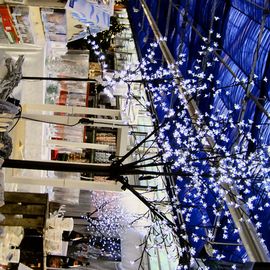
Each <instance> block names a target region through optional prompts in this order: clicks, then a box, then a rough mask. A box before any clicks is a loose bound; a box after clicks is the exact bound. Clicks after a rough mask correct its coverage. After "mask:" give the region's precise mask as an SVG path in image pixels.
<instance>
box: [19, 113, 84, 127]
mask: <svg viewBox="0 0 270 270" xmlns="http://www.w3.org/2000/svg"><path fill="white" fill-rule="evenodd" d="M19 118H21V119H26V120H31V121H34V122H39V123H47V124H54V125H62V126H68V127H74V126H77V125H78V124H80V121H81V119H80V120H79V121H78V122H77V123H75V124H72V125H69V124H63V123H57V122H50V121H42V120H38V119H34V118H30V117H26V116H20V117H19Z"/></svg>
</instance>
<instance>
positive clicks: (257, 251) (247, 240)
mask: <svg viewBox="0 0 270 270" xmlns="http://www.w3.org/2000/svg"><path fill="white" fill-rule="evenodd" d="M140 2H141V5H142V8H143V10H144V13H145V15H146V17H147V19H148V21H149V25H150V27H151V28H152V30H153V33H154V35H155V37H156V39H157V40H158V41H159V46H160V49H161V51H162V54H163V56H164V58H165V60H166V62H167V64H169V65H172V66H175V60H174V58H173V56H172V54H171V52H170V50H169V48H168V46H167V43H166V41H164V40H163V38H162V35H161V33H160V31H159V29H158V26H157V24H156V22H155V20H154V18H153V16H152V14H151V12H150V10H149V8H148V6H147V4H146V2H145V0H140ZM177 72H179V71H178V70H177ZM175 81H176V82H179V78H175ZM178 85H179V84H178ZM178 88H179V91H180V92H181V94H182V95H183V96H184V97H185V98H186V100H187V101H188V102H187V110H188V113H189V115H190V117H191V119H192V121H193V123H195V122H196V120H197V119H198V117H199V115H200V111H199V109H198V106H197V104H196V103H195V101H194V100H193V99H191V100H190V97H189V96H187V94H186V93H184V91H183V89H182V88H181V87H180V86H179V87H178ZM195 127H196V125H195ZM206 139H207V142H208V146H204V148H205V151H209V150H212V149H213V148H214V145H215V141H214V139H213V138H211V137H207V138H206ZM221 186H222V188H223V189H224V190H226V191H229V193H227V195H226V198H225V199H226V202H227V206H228V209H229V211H230V213H231V216H232V218H233V221H234V223H235V225H236V227H237V228H238V230H239V235H240V238H241V240H242V243H243V245H244V247H245V249H246V252H247V254H248V256H249V258H250V260H251V261H257V262H269V261H270V259H269V256H268V254H267V251H266V248H265V246H263V244H262V243H261V241H260V239H259V238H258V235H257V232H256V229H255V227H254V225H253V224H252V223H250V222H249V217H248V216H247V215H246V214H245V213H246V211H245V210H246V209H247V208H246V207H245V205H243V204H242V203H241V202H239V201H238V200H237V199H236V195H237V193H236V191H232V189H231V188H230V186H229V185H228V184H222V185H221ZM230 193H231V194H234V196H232V195H230ZM232 203H237V204H238V205H240V207H239V208H235V207H234V206H231V204H232ZM241 219H242V220H243V221H241V222H240V220H241Z"/></svg>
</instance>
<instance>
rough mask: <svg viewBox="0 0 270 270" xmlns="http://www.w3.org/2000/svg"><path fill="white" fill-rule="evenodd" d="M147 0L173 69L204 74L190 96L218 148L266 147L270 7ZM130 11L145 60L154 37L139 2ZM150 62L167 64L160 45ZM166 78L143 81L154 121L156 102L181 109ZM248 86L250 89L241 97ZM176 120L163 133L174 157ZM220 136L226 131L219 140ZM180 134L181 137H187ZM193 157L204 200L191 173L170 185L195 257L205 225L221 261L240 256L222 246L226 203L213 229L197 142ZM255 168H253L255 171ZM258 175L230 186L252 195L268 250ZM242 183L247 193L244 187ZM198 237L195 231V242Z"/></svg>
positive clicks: (212, 202) (229, 228) (161, 115)
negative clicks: (216, 122) (215, 121)
mask: <svg viewBox="0 0 270 270" xmlns="http://www.w3.org/2000/svg"><path fill="white" fill-rule="evenodd" d="M146 2H147V5H148V7H149V9H150V11H151V14H152V16H153V17H154V18H155V20H156V22H157V24H158V27H159V30H160V31H161V34H162V35H163V36H164V37H166V38H167V45H168V47H169V49H170V51H171V54H172V55H173V57H174V59H175V61H177V62H181V64H180V65H179V70H180V71H181V75H182V77H183V79H185V80H187V79H190V80H194V78H195V77H194V73H196V71H197V70H200V72H201V74H203V77H200V78H199V77H198V76H197V77H196V87H195V88H196V91H194V92H192V94H191V95H192V98H193V100H195V101H196V103H197V105H198V107H199V109H200V111H201V112H202V113H203V115H204V121H205V122H206V123H207V124H208V126H211V129H212V130H214V131H215V130H216V131H217V132H216V133H215V132H214V134H217V136H216V135H214V137H215V140H216V141H217V142H218V144H219V145H221V146H222V147H224V149H225V150H223V152H222V153H225V152H226V151H227V152H228V151H229V152H231V151H232V149H233V147H235V144H236V143H237V144H238V145H239V147H240V148H241V149H242V150H243V149H244V150H245V152H246V153H245V156H244V158H247V159H248V158H249V156H250V155H252V153H254V152H256V150H257V149H260V148H264V149H265V146H267V145H269V142H270V127H269V118H268V116H267V114H266V112H270V108H269V107H270V102H269V91H270V87H269V83H270V78H269V80H267V78H268V77H269V75H270V74H269V73H270V61H269V51H270V38H269V37H270V16H269V6H267V8H268V10H267V9H264V8H263V7H264V5H265V4H264V1H263V0H251V1H248V0H246V1H244V0H243V1H239V0H231V1H229V0H227V1H225V0H197V1H196V0H186V1H181V0H178V1H177V0H172V1H168V0H147V1H146ZM128 11H129V16H130V21H131V25H132V28H133V33H134V39H135V41H136V45H137V50H138V54H139V56H140V58H141V59H144V57H145V56H146V55H147V54H148V53H149V47H150V43H152V42H154V41H155V38H154V35H153V32H152V30H151V27H150V26H149V22H148V20H147V18H146V17H145V15H144V12H143V9H142V7H141V3H140V0H134V1H129V4H128ZM155 60H156V62H155V63H154V62H153V63H152V64H151V69H152V71H149V69H148V70H147V71H146V72H147V73H148V74H150V75H151V73H153V72H157V70H158V69H159V67H160V66H163V67H166V63H165V61H164V59H163V57H162V54H161V51H160V50H159V49H158V48H156V49H155ZM182 60H183V63H182ZM198 60H199V61H198ZM197 74H198V72H197ZM166 79H167V80H168V81H170V76H169V77H166V78H165V77H164V82H163V86H161V85H160V84H158V85H157V87H156V88H155V87H152V84H153V83H152V82H151V86H149V87H148V85H147V83H146V86H147V87H148V89H149V91H150V92H151V96H152V102H153V104H154V105H155V113H156V115H157V118H158V120H159V122H163V121H164V119H166V117H167V112H166V111H164V109H163V108H162V107H163V106H161V100H162V102H163V103H167V104H168V107H170V108H173V109H174V113H175V114H176V115H180V114H181V108H182V107H181V102H179V100H178V99H177V97H176V96H175V95H173V94H172V92H173V89H171V88H172V87H171V84H170V83H167V82H166ZM248 82H250V83H248ZM161 87H164V89H166V95H161V91H160V90H158V89H160V88H161ZM247 92H248V93H250V95H248V96H247ZM256 103H257V104H256ZM222 117H223V118H222ZM221 118H222V119H221ZM176 119H177V118H176ZM213 119H219V120H220V119H221V120H223V121H224V122H225V120H228V119H231V120H230V121H227V122H226V124H224V123H223V125H219V126H217V127H215V125H213V126H212V124H213ZM175 122H177V123H178V124H183V122H185V126H186V125H187V122H189V123H190V125H191V121H190V120H185V121H184V120H183V118H181V117H179V118H178V119H177V121H175ZM240 122H241V123H244V127H243V129H242V131H243V134H244V135H243V136H240V137H241V139H240V137H239V132H238V131H237V128H236V126H237V124H239V123H240ZM176 126H177V125H176V124H175V125H173V126H171V127H170V128H168V130H167V131H166V134H165V136H166V138H167V139H168V141H169V143H170V147H171V148H172V149H173V150H174V154H173V155H172V156H171V157H170V158H172V159H174V160H175V159H177V158H178V157H179V156H177V154H175V152H176V151H175V149H178V148H180V147H181V143H179V141H177V139H176V138H177V132H176V131H177V128H176ZM189 131H190V133H189V134H188V136H189V137H190V136H193V135H194V136H195V133H196V130H194V129H192V128H191V129H190V130H189ZM193 133H194V134H193ZM172 134H173V135H172ZM221 134H223V135H224V136H223V137H222V138H221ZM181 136H182V137H181V140H182V142H184V141H185V138H183V135H181ZM224 137H225V138H226V139H224ZM246 137H248V139H247V138H246ZM243 138H244V139H243ZM250 138H252V139H250ZM182 146H183V145H182ZM261 154H263V152H261ZM266 156H267V153H266ZM195 157H196V158H197V159H198V160H199V162H194V161H193V162H192V167H193V169H194V170H195V171H200V172H203V173H204V174H203V176H202V175H201V176H200V177H201V180H202V181H203V183H204V185H205V188H204V187H202V186H200V192H201V193H202V194H205V196H204V198H203V200H200V199H199V198H197V197H196V194H197V193H198V190H197V189H196V188H194V187H193V188H192V187H191V186H190V185H189V183H190V178H189V177H178V180H176V183H177V184H178V187H179V188H180V191H179V199H180V202H181V204H182V207H181V209H182V211H183V216H184V217H185V220H186V228H187V233H188V236H189V241H190V243H191V244H192V246H193V247H195V249H196V256H197V257H206V258H211V256H210V255H209V254H207V252H205V244H206V242H207V229H205V228H206V227H208V228H211V227H212V228H214V227H215V228H216V229H217V230H216V234H215V239H214V241H215V242H222V243H224V244H223V245H213V248H214V249H215V250H217V253H216V255H217V254H219V253H220V254H222V255H224V258H223V259H224V260H227V261H232V262H242V261H243V260H244V261H245V259H246V258H247V255H246V252H245V249H244V248H243V246H242V245H239V246H237V245H226V244H225V243H235V244H237V242H236V241H237V239H238V234H237V232H235V226H234V223H233V222H232V219H231V218H230V216H228V215H227V212H226V209H223V210H222V211H220V214H219V220H218V223H219V225H218V226H217V227H216V225H217V220H216V219H217V216H216V215H215V214H214V213H216V211H218V209H219V206H220V204H222V203H221V202H220V201H217V199H216V194H215V193H216V191H215V190H213V192H211V188H209V187H211V183H212V182H211V179H210V178H209V177H207V174H208V173H209V171H210V170H211V169H210V165H209V162H206V163H203V162H202V160H204V157H206V154H205V152H204V150H203V147H202V146H201V147H199V146H198V147H197V148H196V151H195V152H194V153H193V158H195ZM193 160H194V159H193ZM230 162H236V163H237V164H234V165H233V166H234V168H236V170H238V169H240V167H239V166H240V165H239V164H238V161H237V160H236V159H235V160H234V161H232V160H230ZM262 164H263V167H264V168H265V167H268V164H269V162H268V159H267V157H266V158H265V159H264V160H263V162H262ZM249 166H250V168H251V167H252V166H255V165H254V164H253V163H252V161H250V163H248V162H245V168H244V169H243V173H247V174H250V170H251V169H250V168H247V167H249ZM177 169H178V168H177V166H174V168H173V170H177ZM255 170H256V168H254V170H253V171H255ZM253 175H255V174H253ZM259 176H260V177H258V178H256V177H255V176H254V178H253V179H251V180H250V181H245V179H242V180H241V181H242V182H241V181H240V180H239V181H237V182H236V184H237V185H238V186H240V185H243V187H240V188H239V192H240V194H241V195H242V199H243V200H244V201H248V200H250V198H253V197H255V198H256V199H254V200H253V205H254V206H255V207H254V208H253V209H249V211H250V215H251V216H252V221H253V223H256V222H258V221H259V222H261V223H262V226H261V228H259V232H260V233H261V234H262V237H263V239H264V240H265V243H266V246H267V248H268V250H270V223H269V220H270V211H269V207H268V206H267V202H268V201H269V199H268V196H267V190H268V186H266V185H265V181H264V182H263V181H261V179H262V178H264V177H265V174H264V175H263V176H262V175H259ZM255 178H256V179H255ZM264 180H265V178H264ZM241 183H242V184H241ZM247 189H248V190H249V192H244V190H247ZM209 190H210V191H209ZM203 191H205V193H203ZM188 203H189V204H192V203H193V204H194V205H196V206H198V205H199V204H200V203H202V204H204V206H203V207H193V208H192V210H190V209H191V207H190V206H189V207H187V206H185V204H188ZM260 206H262V207H263V210H262V209H261V208H260ZM265 206H266V207H265ZM187 217H188V218H187ZM254 217H255V218H254ZM224 235H225V237H224ZM196 236H199V240H198V239H197V238H196ZM214 257H215V258H216V257H217V256H214ZM214 257H213V258H214Z"/></svg>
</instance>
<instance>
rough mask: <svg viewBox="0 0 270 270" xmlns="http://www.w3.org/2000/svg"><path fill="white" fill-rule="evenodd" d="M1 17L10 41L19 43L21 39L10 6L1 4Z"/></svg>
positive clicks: (2, 25) (3, 28)
mask: <svg viewBox="0 0 270 270" xmlns="http://www.w3.org/2000/svg"><path fill="white" fill-rule="evenodd" d="M0 19H1V24H0V26H1V27H2V30H3V31H4V33H5V35H6V37H7V39H8V41H9V42H10V43H19V42H20V39H19V36H18V34H17V31H16V29H15V26H14V24H13V20H12V16H11V14H10V11H9V8H8V7H7V6H4V5H0Z"/></svg>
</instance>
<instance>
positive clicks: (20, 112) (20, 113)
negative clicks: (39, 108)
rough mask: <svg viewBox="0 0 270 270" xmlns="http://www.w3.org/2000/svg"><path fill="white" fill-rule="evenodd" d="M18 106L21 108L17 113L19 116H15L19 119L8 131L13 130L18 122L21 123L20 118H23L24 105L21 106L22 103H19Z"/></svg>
mask: <svg viewBox="0 0 270 270" xmlns="http://www.w3.org/2000/svg"><path fill="white" fill-rule="evenodd" d="M18 106H19V108H20V110H19V112H18V113H17V117H15V118H17V121H16V123H15V124H13V126H12V127H11V128H10V129H9V130H8V131H7V132H11V131H12V130H13V129H14V128H15V127H16V126H17V124H18V123H19V121H20V119H21V115H22V106H21V104H19V105H18Z"/></svg>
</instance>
